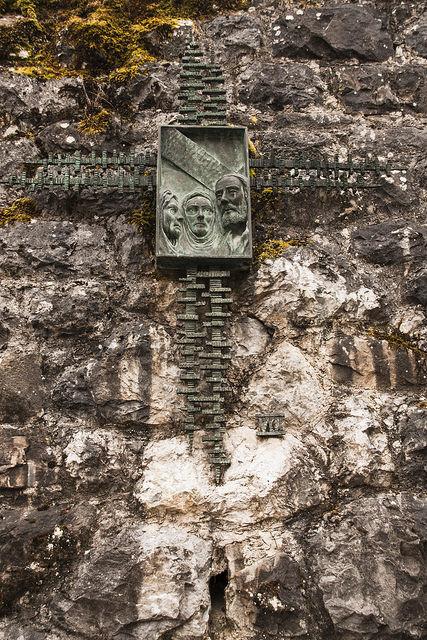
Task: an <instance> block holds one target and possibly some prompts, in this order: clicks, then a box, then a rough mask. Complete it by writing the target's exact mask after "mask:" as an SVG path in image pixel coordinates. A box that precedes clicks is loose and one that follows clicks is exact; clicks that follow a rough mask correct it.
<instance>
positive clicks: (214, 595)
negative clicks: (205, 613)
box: [209, 571, 228, 613]
mask: <svg viewBox="0 0 427 640" xmlns="http://www.w3.org/2000/svg"><path fill="white" fill-rule="evenodd" d="M227 586H228V571H222V572H221V573H218V574H217V575H216V576H212V578H210V580H209V594H210V597H211V609H215V610H216V611H219V610H222V611H224V613H225V590H226V588H227Z"/></svg>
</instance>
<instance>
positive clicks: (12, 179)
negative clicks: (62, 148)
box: [0, 167, 156, 193]
mask: <svg viewBox="0 0 427 640" xmlns="http://www.w3.org/2000/svg"><path fill="white" fill-rule="evenodd" d="M0 184H3V185H7V186H9V187H18V188H19V187H21V188H25V189H28V190H30V191H37V190H39V189H52V190H53V189H62V190H65V191H67V190H70V189H73V190H74V191H78V190H79V189H82V188H84V187H95V188H98V189H118V190H119V192H121V193H122V192H124V191H129V192H134V191H137V190H140V189H148V191H151V190H153V189H154V186H155V184H156V176H155V174H154V173H150V174H148V175H146V174H145V173H144V174H143V173H140V172H139V171H132V172H128V171H120V170H117V171H115V172H114V171H109V170H107V171H102V170H101V171H97V170H95V171H82V170H79V171H73V172H70V170H69V168H68V167H65V168H64V169H63V170H62V171H61V172H58V173H55V174H54V173H51V172H50V171H49V172H44V171H39V172H38V173H36V175H35V176H28V175H27V174H26V173H25V172H22V173H18V174H15V175H11V176H7V177H6V178H4V179H2V180H0Z"/></svg>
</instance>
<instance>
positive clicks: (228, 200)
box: [215, 175, 248, 229]
mask: <svg viewBox="0 0 427 640" xmlns="http://www.w3.org/2000/svg"><path fill="white" fill-rule="evenodd" d="M215 198H216V203H217V206H218V209H219V212H220V214H221V220H222V226H223V227H224V229H230V228H232V227H233V226H235V225H241V224H243V223H244V222H246V219H247V216H248V206H247V198H246V193H245V190H244V187H243V184H242V182H241V180H239V178H238V177H237V176H232V175H230V176H224V177H223V178H220V179H219V180H218V182H217V183H216V187H215Z"/></svg>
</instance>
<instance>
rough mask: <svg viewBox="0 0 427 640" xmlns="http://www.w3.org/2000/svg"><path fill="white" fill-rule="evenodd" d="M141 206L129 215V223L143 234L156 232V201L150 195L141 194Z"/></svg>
mask: <svg viewBox="0 0 427 640" xmlns="http://www.w3.org/2000/svg"><path fill="white" fill-rule="evenodd" d="M141 196H142V197H141V206H140V207H139V208H138V209H134V210H133V211H131V212H130V214H129V215H128V222H129V223H130V224H133V225H135V226H136V227H137V228H138V231H140V232H141V233H144V235H145V234H149V233H152V232H154V228H155V224H156V200H155V195H154V193H153V194H150V193H144V194H141Z"/></svg>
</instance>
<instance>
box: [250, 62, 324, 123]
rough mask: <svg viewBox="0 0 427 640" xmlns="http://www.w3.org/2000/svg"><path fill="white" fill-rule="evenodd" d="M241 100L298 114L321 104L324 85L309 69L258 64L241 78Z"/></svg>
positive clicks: (302, 66) (292, 65)
mask: <svg viewBox="0 0 427 640" xmlns="http://www.w3.org/2000/svg"><path fill="white" fill-rule="evenodd" d="M239 85H240V89H239V99H240V100H241V101H242V102H244V103H246V104H253V105H258V106H262V107H265V106H269V107H270V108H271V109H273V110H275V111H280V110H281V109H283V107H285V106H288V105H289V106H291V107H293V108H294V109H295V110H297V111H298V110H299V109H303V108H304V107H307V106H308V105H310V104H316V103H319V102H321V99H322V91H323V83H322V82H321V80H320V78H319V76H318V75H317V74H316V73H315V72H314V71H313V69H311V68H310V67H309V66H308V65H305V64H301V63H298V62H293V63H290V64H287V65H282V64H278V63H274V62H269V63H264V64H260V63H256V64H254V65H253V66H251V67H250V68H249V69H248V71H245V72H244V73H242V74H241V75H240V76H239Z"/></svg>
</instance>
